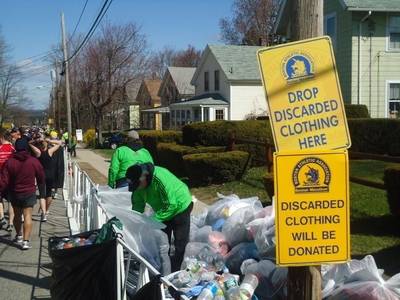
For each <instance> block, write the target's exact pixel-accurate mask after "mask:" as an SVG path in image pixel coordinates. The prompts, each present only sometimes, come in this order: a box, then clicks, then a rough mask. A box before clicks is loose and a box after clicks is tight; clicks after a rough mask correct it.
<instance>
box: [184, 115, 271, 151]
mask: <svg viewBox="0 0 400 300" xmlns="http://www.w3.org/2000/svg"><path fill="white" fill-rule="evenodd" d="M232 134H234V135H235V137H237V138H241V139H248V140H253V141H264V140H266V139H267V138H269V139H272V131H271V125H270V122H269V121H268V120H246V121H209V122H198V123H191V124H188V125H185V126H184V127H183V128H182V140H183V144H184V145H187V146H198V145H200V146H226V145H227V143H228V140H229V138H230V136H231V135H232Z"/></svg>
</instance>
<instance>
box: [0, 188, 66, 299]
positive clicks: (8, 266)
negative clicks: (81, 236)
mask: <svg viewBox="0 0 400 300" xmlns="http://www.w3.org/2000/svg"><path fill="white" fill-rule="evenodd" d="M61 194H62V193H59V195H61ZM60 197H61V196H60ZM6 207H7V204H6ZM38 209H39V204H36V205H35V207H34V215H33V217H32V220H33V229H32V232H31V237H30V242H31V246H32V248H31V249H29V250H26V251H22V250H21V244H17V243H14V242H13V241H12V240H13V239H14V237H15V230H14V231H13V232H7V231H5V230H4V229H2V230H0V298H1V299H8V300H14V299H15V300H25V299H27V300H28V299H51V297H50V284H51V274H52V270H51V268H52V261H51V259H50V257H49V252H48V239H49V238H50V237H62V236H69V235H70V230H69V221H68V218H67V216H66V208H65V204H64V200H62V199H54V200H53V202H52V204H51V206H50V215H49V218H48V221H47V222H40V213H38ZM3 228H4V227H3Z"/></svg>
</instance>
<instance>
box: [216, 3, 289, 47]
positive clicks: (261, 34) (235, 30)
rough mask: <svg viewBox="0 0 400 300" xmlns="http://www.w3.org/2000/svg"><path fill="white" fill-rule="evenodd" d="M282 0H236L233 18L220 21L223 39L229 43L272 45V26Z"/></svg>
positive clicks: (233, 5) (233, 6)
mask: <svg viewBox="0 0 400 300" xmlns="http://www.w3.org/2000/svg"><path fill="white" fill-rule="evenodd" d="M281 1H282V0H235V2H234V3H233V4H232V8H231V10H232V12H233V18H232V20H230V19H229V18H222V19H220V21H219V27H220V29H221V41H222V42H224V43H225V44H228V45H249V46H255V45H263V46H267V45H271V44H272V42H273V41H271V39H270V34H271V31H272V28H273V26H274V24H275V20H276V17H277V14H278V10H279V8H280V3H281Z"/></svg>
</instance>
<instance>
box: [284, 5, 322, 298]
mask: <svg viewBox="0 0 400 300" xmlns="http://www.w3.org/2000/svg"><path fill="white" fill-rule="evenodd" d="M323 1H324V0H292V1H291V2H292V17H291V21H292V22H291V28H290V35H291V36H290V39H291V41H292V42H294V41H299V40H304V39H308V38H313V37H318V36H322V35H323V24H324V23H323V21H324V6H323ZM321 285H322V281H321V266H303V267H289V273H288V299H289V300H298V299H310V300H320V299H322V291H321V288H322V286H321Z"/></svg>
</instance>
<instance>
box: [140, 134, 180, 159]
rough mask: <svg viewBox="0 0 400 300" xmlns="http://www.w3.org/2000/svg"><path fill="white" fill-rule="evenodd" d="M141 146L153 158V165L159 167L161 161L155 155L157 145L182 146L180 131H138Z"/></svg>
mask: <svg viewBox="0 0 400 300" xmlns="http://www.w3.org/2000/svg"><path fill="white" fill-rule="evenodd" d="M138 132H139V135H140V139H141V140H142V141H143V146H144V148H146V149H147V150H148V151H149V152H150V154H151V156H152V157H153V160H154V163H155V164H156V165H160V163H161V161H160V159H159V158H158V154H157V145H158V144H159V143H179V144H182V131H175V130H167V131H158V130H140V131H138Z"/></svg>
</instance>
